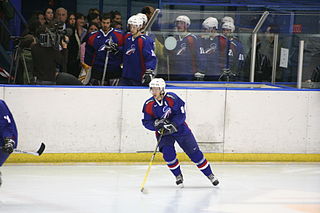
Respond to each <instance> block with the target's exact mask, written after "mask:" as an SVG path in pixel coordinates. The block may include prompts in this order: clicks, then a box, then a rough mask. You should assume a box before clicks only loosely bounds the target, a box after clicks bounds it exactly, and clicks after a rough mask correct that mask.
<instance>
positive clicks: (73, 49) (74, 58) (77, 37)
mask: <svg viewBox="0 0 320 213" xmlns="http://www.w3.org/2000/svg"><path fill="white" fill-rule="evenodd" d="M84 25H85V23H84V15H83V14H81V13H77V14H76V24H75V28H74V32H73V34H72V36H71V37H70V42H69V44H68V53H69V54H68V73H70V74H72V75H73V76H75V77H77V78H78V76H79V73H80V69H81V66H80V45H81V42H82V39H83V38H84V36H85V35H86V32H87V30H86V29H85V28H83V26H84Z"/></svg>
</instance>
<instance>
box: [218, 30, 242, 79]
mask: <svg viewBox="0 0 320 213" xmlns="http://www.w3.org/2000/svg"><path fill="white" fill-rule="evenodd" d="M213 43H214V46H215V47H216V51H215V52H214V54H213V55H212V61H213V63H214V64H215V68H214V70H216V71H219V70H220V73H221V72H222V69H223V68H227V69H230V70H231V71H232V72H233V73H235V74H237V75H238V76H239V75H240V74H241V72H242V70H243V65H244V49H243V46H242V44H241V42H240V41H239V40H238V39H237V38H235V37H232V38H227V37H226V36H224V35H219V36H216V37H215V38H214V41H213Z"/></svg>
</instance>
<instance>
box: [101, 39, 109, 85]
mask: <svg viewBox="0 0 320 213" xmlns="http://www.w3.org/2000/svg"><path fill="white" fill-rule="evenodd" d="M111 42H112V37H111V36H110V39H109V42H108V43H109V45H110V44H111ZM109 52H110V51H107V54H106V59H105V61H104V67H103V75H102V79H101V86H103V85H104V79H105V78H106V72H107V67H108V62H109Z"/></svg>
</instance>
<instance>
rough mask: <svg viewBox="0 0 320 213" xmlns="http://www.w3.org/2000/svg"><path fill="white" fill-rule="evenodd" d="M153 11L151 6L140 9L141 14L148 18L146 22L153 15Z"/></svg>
mask: <svg viewBox="0 0 320 213" xmlns="http://www.w3.org/2000/svg"><path fill="white" fill-rule="evenodd" d="M154 11H155V9H154V8H153V7H151V6H145V7H144V8H142V10H141V13H143V14H146V16H147V17H148V20H150V18H151V16H152V15H153V13H154Z"/></svg>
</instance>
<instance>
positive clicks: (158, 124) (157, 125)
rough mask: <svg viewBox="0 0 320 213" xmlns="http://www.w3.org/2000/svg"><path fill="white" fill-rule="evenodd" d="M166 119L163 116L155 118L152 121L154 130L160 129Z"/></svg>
mask: <svg viewBox="0 0 320 213" xmlns="http://www.w3.org/2000/svg"><path fill="white" fill-rule="evenodd" d="M166 122H167V121H166V119H165V118H161V119H156V120H155V121H154V128H156V130H160V129H162V128H163V126H164V124H165V123H166Z"/></svg>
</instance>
